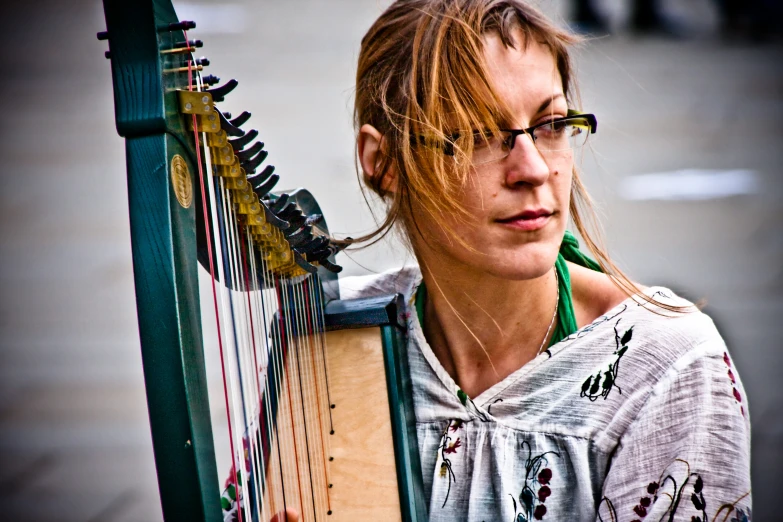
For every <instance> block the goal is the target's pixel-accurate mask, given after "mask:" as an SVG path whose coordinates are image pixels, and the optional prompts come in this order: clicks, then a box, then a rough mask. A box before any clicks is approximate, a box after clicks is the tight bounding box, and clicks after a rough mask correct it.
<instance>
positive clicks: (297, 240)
mask: <svg viewBox="0 0 783 522" xmlns="http://www.w3.org/2000/svg"><path fill="white" fill-rule="evenodd" d="M289 225H291V227H290V228H289V230H293V228H294V226H295V225H293V223H289ZM311 237H313V229H312V228H311V227H304V228H303V229H302V230H300V231H298V232H295V233H293V234H291V235H290V236H286V239H287V240H288V244H289V245H291V246H292V247H293V248H296V247H297V246H299V245H301V244H304V243H306V242H307V240H308V239H310V238H311Z"/></svg>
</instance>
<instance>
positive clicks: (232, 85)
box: [207, 79, 239, 102]
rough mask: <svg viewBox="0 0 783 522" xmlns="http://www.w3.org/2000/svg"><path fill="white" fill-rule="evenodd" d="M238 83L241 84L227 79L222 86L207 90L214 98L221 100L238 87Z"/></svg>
mask: <svg viewBox="0 0 783 522" xmlns="http://www.w3.org/2000/svg"><path fill="white" fill-rule="evenodd" d="M237 85H239V82H238V81H236V80H234V79H231V80H229V81H227V82H226V83H225V84H223V85H221V86H220V87H215V88H214V89H209V90H208V91H207V92H208V93H209V94H211V95H212V99H213V100H215V101H217V102H221V101H223V99H224V98H225V97H226V95H227V94H228V93H230V92H231V91H233V90H234V89H236V88H237Z"/></svg>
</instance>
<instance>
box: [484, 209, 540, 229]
mask: <svg viewBox="0 0 783 522" xmlns="http://www.w3.org/2000/svg"><path fill="white" fill-rule="evenodd" d="M553 215H554V212H552V211H550V210H547V209H543V208H539V209H531V210H524V211H522V212H520V213H519V214H515V215H513V216H510V217H507V218H502V219H498V220H497V221H498V223H500V224H502V225H505V226H507V227H511V228H514V229H519V230H524V231H532V230H538V229H541V228H543V227H544V226H546V224H547V223H548V222H549V221H550V219H551V218H552V216H553Z"/></svg>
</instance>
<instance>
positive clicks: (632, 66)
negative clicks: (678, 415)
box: [0, 0, 783, 522]
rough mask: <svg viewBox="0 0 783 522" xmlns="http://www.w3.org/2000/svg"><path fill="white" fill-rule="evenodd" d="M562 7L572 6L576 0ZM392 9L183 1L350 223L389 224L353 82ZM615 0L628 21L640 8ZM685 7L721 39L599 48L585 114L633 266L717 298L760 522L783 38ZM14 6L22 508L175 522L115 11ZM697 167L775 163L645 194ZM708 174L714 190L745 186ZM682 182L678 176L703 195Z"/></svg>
mask: <svg viewBox="0 0 783 522" xmlns="http://www.w3.org/2000/svg"><path fill="white" fill-rule="evenodd" d="M542 3H543V4H544V7H545V8H546V9H547V10H549V11H550V12H552V13H555V14H562V13H563V6H562V4H561V3H559V2H556V3H554V4H550V3H548V2H542ZM385 4H386V2H385V1H359V0H354V1H348V0H339V1H336V0H334V1H330V2H328V3H327V2H317V1H315V0H308V1H305V0H301V1H299V2H279V3H274V4H272V3H271V2H267V3H257V2H251V1H250V0H245V1H241V2H236V3H233V4H230V5H228V6H226V5H224V6H223V8H222V9H223V10H222V11H220V12H219V13H216V12H214V11H209V12H205V11H204V9H203V4H197V5H196V6H195V7H199V6H200V7H201V10H200V11H198V10H196V11H195V12H193V7H194V6H193V5H191V6H190V7H188V6H180V7H181V8H182V10H183V11H185V10H186V9H188V8H190V9H191V12H193V13H194V15H193V16H194V17H195V18H196V19H197V21H198V22H199V24H200V26H199V28H200V32H199V33H198V36H199V37H201V38H203V39H204V40H205V42H206V46H205V49H204V54H206V55H208V56H209V57H210V58H211V59H212V62H213V66H212V67H211V68H212V69H213V71H212V72H213V73H214V74H217V75H219V76H223V77H229V76H235V77H237V78H238V79H239V80H240V83H241V86H240V89H239V90H238V91H237V93H236V94H234V95H232V96H231V97H230V98H229V100H228V104H229V106H230V107H231V108H233V109H234V110H235V111H240V110H242V109H249V110H251V111H252V112H253V113H254V120H253V122H254V126H255V127H257V128H258V129H259V130H260V131H261V133H262V136H263V138H264V141H265V142H266V143H267V148H268V149H269V150H270V151H272V154H273V157H274V163H275V164H276V165H277V166H278V169H279V171H280V173H281V175H283V177H284V179H285V180H286V182H285V184H286V185H287V186H289V187H293V186H300V185H301V186H307V187H308V188H310V189H311V190H312V191H313V192H314V193H315V194H316V196H317V197H318V199H319V201H320V202H321V203H322V205H323V207H324V210H325V214H326V216H327V217H328V219H329V222H330V225H331V228H332V229H333V230H334V231H337V232H345V233H351V234H357V233H359V232H361V230H363V229H365V230H366V229H367V228H369V223H370V221H369V217H368V213H367V212H366V210H364V208H363V203H362V200H361V195H360V194H359V192H358V190H357V188H356V182H355V176H354V173H353V172H354V171H353V163H352V157H351V148H352V129H351V124H350V99H351V89H352V87H351V83H352V76H353V72H354V67H355V59H356V54H357V48H358V42H359V39H360V37H361V35H362V33H363V31H364V30H365V29H366V28H367V27H368V25H369V23H370V22H371V20H372V19H373V18H374V17H375V16H377V14H378V13H379V10H380V9H381V8H382V6H383V5H385ZM602 5H604V7H605V9H606V10H607V12H610V13H612V16H613V23H615V24H616V25H619V24H621V23H622V17H623V13H624V10H623V5H622V3H621V2H619V1H617V0H614V1H609V0H607V1H605V2H602ZM667 5H670V7H672V8H673V10H674V9H675V8H676V10H677V13H678V14H679V15H681V16H684V17H686V18H688V17H690V18H688V19H689V20H691V21H692V22H693V23H694V25H695V26H696V28H697V29H698V30H699V31H700V32H702V33H704V34H703V35H702V36H701V37H699V38H696V39H694V40H689V41H681V42H676V41H667V40H659V39H641V40H637V39H632V38H630V37H628V36H616V37H612V38H608V39H602V40H597V41H594V42H591V43H590V44H589V45H588V46H587V47H586V49H585V50H584V51H583V52H581V53H580V60H579V63H580V74H581V77H582V78H583V95H584V105H585V107H587V108H589V109H590V110H591V111H593V112H595V113H597V114H598V115H599V118H600V122H601V123H600V135H599V137H598V139H597V140H596V142H595V151H596V154H595V158H594V157H589V158H587V160H586V162H585V176H586V179H587V183H588V186H589V188H590V189H591V190H592V192H593V194H594V195H595V197H596V199H597V200H598V202H599V203H600V208H601V212H602V214H603V217H604V219H603V221H604V223H605V229H606V234H607V238H608V245H609V248H610V250H611V252H612V253H613V254H614V256H615V257H616V258H617V259H618V260H619V262H620V263H621V265H622V266H623V267H625V268H626V269H627V270H628V272H629V273H630V274H631V275H632V276H633V277H635V278H637V279H638V280H641V281H643V282H647V283H661V284H667V285H671V286H672V287H674V288H676V289H678V290H679V291H681V292H683V293H685V294H686V295H688V296H690V297H693V298H702V297H703V298H706V299H707V301H708V310H709V311H710V312H711V313H712V315H713V316H714V318H715V319H716V321H717V322H718V324H719V327H720V328H721V330H722V331H723V333H724V335H725V337H726V339H727V341H728V343H729V345H730V347H731V349H732V350H733V354H734V358H735V360H736V364H737V366H738V367H739V369H740V372H741V374H742V376H743V378H744V382H745V386H746V389H747V392H748V395H749V399H750V404H751V406H750V411H751V417H752V420H753V426H754V441H753V443H754V453H753V473H754V487H755V505H754V514H755V515H756V516H755V517H754V518H756V519H757V520H775V519H777V518H776V517H775V513H777V508H776V505H777V499H778V496H779V493H778V491H779V487H780V486H781V485H783V473H782V472H781V463H783V455H781V452H782V451H783V420H782V419H783V415H781V405H782V404H783V386H782V385H781V380H780V374H781V369H783V350H781V342H780V341H779V336H778V335H776V332H775V330H776V328H777V327H778V326H779V325H778V321H780V318H781V317H783V298H781V293H782V292H783V234H781V232H780V230H781V225H783V219H782V218H783V205H782V204H781V197H782V196H783V181H782V180H783V178H781V167H780V165H781V164H782V163H783V153H782V152H781V150H783V149H782V148H781V145H783V141H781V138H782V137H783V127H781V125H780V122H781V121H783V66H782V65H781V64H783V60H781V56H782V55H783V53H781V51H782V49H781V47H780V45H779V44H778V45H764V46H748V45H743V44H737V43H735V44H725V43H721V42H720V41H718V40H716V39H715V38H713V37H710V36H709V34H708V33H709V31H710V29H711V28H714V24H715V17H714V14H713V13H712V11H711V7H710V5H709V4H708V3H707V2H706V0H691V1H689V2H682V3H674V2H668V3H667ZM2 9H3V10H4V11H5V12H3V13H0V15H2V16H0V20H2V21H3V33H2V35H0V38H2V45H0V56H2V64H3V69H2V70H3V73H4V78H3V81H2V82H0V90H1V93H2V96H0V103H2V108H3V110H2V114H3V117H2V118H1V119H0V137H1V139H0V157H2V158H3V166H2V169H3V171H2V176H0V260H2V264H1V265H0V284H1V285H2V292H1V293H0V295H1V297H0V332H2V336H0V506H1V507H0V512H2V513H3V517H2V518H3V519H7V520H24V521H55V520H56V521H60V522H66V521H71V520H73V521H86V520H96V521H97V520H101V521H108V520H111V521H118V522H119V521H128V522H130V521H150V520H158V519H160V510H159V507H158V504H157V489H156V479H155V474H154V467H153V459H152V451H151V445H150V437H149V431H148V426H147V414H146V406H145V403H144V387H143V379H142V373H141V360H140V357H139V351H138V334H137V331H136V323H135V319H136V318H135V305H134V294H133V283H132V267H131V264H130V246H129V233H128V220H127V200H126V191H125V178H124V175H125V172H124V151H123V144H122V141H121V140H120V138H119V137H117V136H116V134H115V131H114V127H113V101H112V95H111V79H110V72H109V64H108V62H107V61H106V60H104V59H103V57H102V53H103V51H104V49H105V43H101V42H97V41H96V40H95V36H94V35H95V32H96V31H98V30H101V29H103V28H104V23H103V20H102V13H101V10H100V6H99V4H98V2H97V1H89V2H87V1H73V2H56V1H54V0H49V1H47V2H38V3H37V7H36V8H35V10H34V11H33V12H30V10H29V8H27V7H25V6H22V5H17V6H16V7H12V8H11V7H7V6H4V7H3V8H2ZM220 13H224V16H223V18H222V19H221V17H220V16H218V14H220ZM225 13H228V15H225ZM183 17H187V15H183ZM231 31H235V32H231ZM305 144H307V146H305ZM596 158H597V159H596ZM682 169H709V170H711V171H716V170H737V169H744V170H750V171H753V172H752V173H750V174H748V173H745V174H740V175H739V177H735V178H731V179H733V180H734V181H733V182H731V183H733V185H732V186H733V187H734V188H732V187H728V189H727V190H729V192H731V191H732V190H733V191H735V192H740V193H742V194H739V195H734V196H730V197H725V198H718V199H706V200H701V201H694V200H692V199H686V200H679V201H670V200H663V201H661V200H643V201H629V200H628V199H624V197H623V195H624V194H626V192H624V190H625V187H627V185H626V183H628V180H634V179H636V180H639V179H642V180H643V178H639V177H638V176H639V175H641V174H647V173H656V172H671V171H678V170H682ZM706 176H707V180H708V183H707V188H708V189H709V188H710V187H712V188H714V187H715V186H717V185H718V184H719V183H718V182H719V181H720V180H721V179H723V180H724V181H725V179H724V178H722V177H721V176H722V175H721V174H716V173H715V172H713V173H711V174H707V175H706ZM682 179H684V178H680V180H679V181H677V180H675V183H673V184H672V183H669V185H673V186H674V188H675V189H676V188H677V187H680V188H682V184H683V182H682ZM661 183H662V182H659V183H658V185H656V186H659V185H661ZM731 183H729V185H731ZM723 185H725V183H724V184H723ZM723 185H721V186H723ZM738 186H739V188H737V187H738ZM702 192H703V190H702ZM642 193H643V194H645V193H646V194H650V195H651V194H652V189H651V188H650V187H647V188H646V189H645V188H644V187H643V188H642ZM359 224H361V225H359ZM404 258H405V254H404V252H403V251H402V250H401V249H400V248H399V247H393V246H391V247H389V246H388V245H387V247H386V248H385V249H383V248H379V249H376V250H374V251H372V252H362V253H357V254H355V255H354V259H355V260H356V261H357V262H358V263H361V264H362V265H364V266H367V267H370V268H372V269H381V268H384V267H388V266H392V265H395V264H399V263H400V262H401V261H402V260H403V259H404ZM345 264H346V266H347V267H348V269H347V271H348V273H361V272H362V269H361V268H360V267H359V265H358V264H354V263H352V262H350V261H347V260H346V261H345Z"/></svg>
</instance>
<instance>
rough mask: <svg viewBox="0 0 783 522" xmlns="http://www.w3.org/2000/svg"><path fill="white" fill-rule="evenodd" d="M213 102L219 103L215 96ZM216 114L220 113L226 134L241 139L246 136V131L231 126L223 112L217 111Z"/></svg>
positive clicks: (221, 125)
mask: <svg viewBox="0 0 783 522" xmlns="http://www.w3.org/2000/svg"><path fill="white" fill-rule="evenodd" d="M204 92H210V91H204ZM212 100H213V101H218V100H215V97H214V96H213V97H212ZM215 112H217V113H218V117H219V118H220V128H221V129H223V130H224V131H226V134H228V135H229V136H234V137H235V138H236V137H239V136H244V135H245V131H243V130H242V129H240V128H239V127H234V126H233V125H231V122H229V121H228V120H227V119H226V117H225V116H223V113H222V112H220V111H215Z"/></svg>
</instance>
